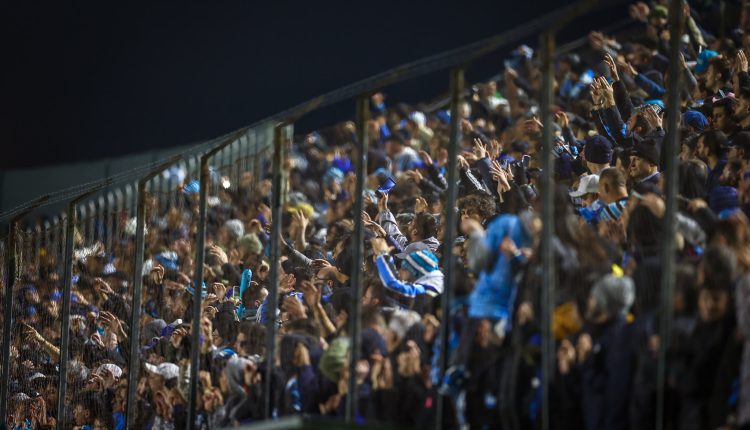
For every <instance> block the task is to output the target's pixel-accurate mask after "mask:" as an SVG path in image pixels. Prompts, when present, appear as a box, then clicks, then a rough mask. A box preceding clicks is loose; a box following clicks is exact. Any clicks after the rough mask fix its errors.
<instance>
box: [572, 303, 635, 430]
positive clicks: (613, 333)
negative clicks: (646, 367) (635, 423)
mask: <svg viewBox="0 0 750 430" xmlns="http://www.w3.org/2000/svg"><path fill="white" fill-rule="evenodd" d="M590 335H591V340H592V348H591V352H590V353H589V356H588V357H587V358H586V360H585V361H584V362H583V363H582V364H581V384H582V392H583V402H582V403H583V414H584V421H585V423H586V429H588V430H609V429H613V430H614V429H616V430H625V429H628V428H629V421H628V408H629V400H630V389H631V381H632V375H633V368H634V365H635V359H634V351H633V348H632V339H631V338H632V327H631V325H630V324H628V322H627V321H625V319H624V318H622V317H618V318H615V319H612V320H609V321H607V322H606V323H604V324H600V325H596V326H594V327H592V328H591V330H590Z"/></svg>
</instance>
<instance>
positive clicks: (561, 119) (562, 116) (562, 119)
mask: <svg viewBox="0 0 750 430" xmlns="http://www.w3.org/2000/svg"><path fill="white" fill-rule="evenodd" d="M555 121H557V124H558V125H559V126H560V128H568V126H569V124H570V121H569V120H568V115H567V114H566V113H565V112H563V111H560V112H558V113H556V114H555Z"/></svg>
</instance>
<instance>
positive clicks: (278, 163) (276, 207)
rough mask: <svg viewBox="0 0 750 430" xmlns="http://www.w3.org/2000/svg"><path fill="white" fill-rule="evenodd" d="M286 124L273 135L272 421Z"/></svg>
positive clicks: (268, 388)
mask: <svg viewBox="0 0 750 430" xmlns="http://www.w3.org/2000/svg"><path fill="white" fill-rule="evenodd" d="M284 138H285V133H284V124H277V125H276V127H274V133H273V148H274V151H273V188H272V190H273V191H272V193H273V195H272V202H271V220H272V221H271V279H270V286H271V289H270V291H269V292H268V303H267V304H266V307H265V312H266V318H267V320H266V321H267V324H268V329H267V330H266V340H267V342H266V357H265V359H266V360H265V361H266V374H265V379H264V383H265V395H264V401H265V405H264V406H265V407H264V416H265V418H266V419H268V418H272V415H273V406H274V405H273V403H272V400H271V397H272V396H271V378H272V376H273V368H274V361H275V360H274V357H275V356H276V328H277V327H276V308H278V307H279V258H280V257H281V248H280V243H279V237H280V236H281V205H282V199H281V195H282V191H281V188H282V179H283V174H282V171H281V167H282V165H283V161H284Z"/></svg>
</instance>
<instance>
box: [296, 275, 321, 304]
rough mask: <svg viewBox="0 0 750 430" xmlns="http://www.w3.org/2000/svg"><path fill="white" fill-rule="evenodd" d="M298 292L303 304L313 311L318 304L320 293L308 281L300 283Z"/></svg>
mask: <svg viewBox="0 0 750 430" xmlns="http://www.w3.org/2000/svg"><path fill="white" fill-rule="evenodd" d="M300 291H302V297H303V298H304V299H305V303H306V304H307V306H309V307H310V308H311V309H315V307H316V306H318V304H319V303H320V296H321V292H320V290H319V289H317V288H316V287H315V285H314V284H313V283H312V282H310V281H302V282H301V283H300Z"/></svg>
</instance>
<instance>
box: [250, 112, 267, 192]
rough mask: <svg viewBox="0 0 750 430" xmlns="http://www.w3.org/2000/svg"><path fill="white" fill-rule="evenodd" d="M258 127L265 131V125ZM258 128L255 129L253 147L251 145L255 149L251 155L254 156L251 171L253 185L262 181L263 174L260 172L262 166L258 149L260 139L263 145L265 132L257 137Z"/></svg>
mask: <svg viewBox="0 0 750 430" xmlns="http://www.w3.org/2000/svg"><path fill="white" fill-rule="evenodd" d="M260 127H263V130H265V125H262V126H260ZM260 127H257V128H256V129H255V145H253V146H254V147H255V150H254V152H253V154H254V156H253V164H254V166H253V170H254V171H255V183H256V184H258V183H260V181H261V179H263V172H262V171H261V170H262V166H261V164H260V154H259V153H260V149H261V148H260V141H261V139H262V140H263V142H264V143H265V138H266V133H265V131H263V134H261V135H260V136H258V128H260Z"/></svg>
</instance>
